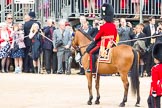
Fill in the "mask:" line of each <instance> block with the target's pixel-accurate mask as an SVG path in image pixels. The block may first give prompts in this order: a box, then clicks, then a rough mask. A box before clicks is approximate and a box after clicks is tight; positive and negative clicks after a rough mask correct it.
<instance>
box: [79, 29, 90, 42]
mask: <svg viewBox="0 0 162 108" xmlns="http://www.w3.org/2000/svg"><path fill="white" fill-rule="evenodd" d="M78 31H80V32H81V33H82V34H83V35H84V36H85V37H86V38H88V39H89V40H90V41H93V38H92V37H91V36H90V35H89V34H87V33H86V32H84V31H83V30H82V29H78Z"/></svg>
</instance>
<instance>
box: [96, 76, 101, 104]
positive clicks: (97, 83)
mask: <svg viewBox="0 0 162 108" xmlns="http://www.w3.org/2000/svg"><path fill="white" fill-rule="evenodd" d="M99 87H100V75H97V79H96V92H97V98H96V101H95V104H100V92H99Z"/></svg>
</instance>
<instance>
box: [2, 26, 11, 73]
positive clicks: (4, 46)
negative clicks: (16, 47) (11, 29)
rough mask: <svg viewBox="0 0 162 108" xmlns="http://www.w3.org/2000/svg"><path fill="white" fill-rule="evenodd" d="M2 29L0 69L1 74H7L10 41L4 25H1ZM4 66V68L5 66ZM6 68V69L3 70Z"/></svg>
mask: <svg viewBox="0 0 162 108" xmlns="http://www.w3.org/2000/svg"><path fill="white" fill-rule="evenodd" d="M1 26H2V29H1V34H0V37H1V38H0V43H1V45H0V46H1V47H0V48H1V49H0V58H2V61H1V67H2V72H3V73H4V72H8V67H9V63H10V59H9V52H10V41H11V40H12V39H11V37H10V35H9V33H8V30H7V25H6V23H2V25H1ZM5 65H6V66H5ZM4 67H6V69H4Z"/></svg>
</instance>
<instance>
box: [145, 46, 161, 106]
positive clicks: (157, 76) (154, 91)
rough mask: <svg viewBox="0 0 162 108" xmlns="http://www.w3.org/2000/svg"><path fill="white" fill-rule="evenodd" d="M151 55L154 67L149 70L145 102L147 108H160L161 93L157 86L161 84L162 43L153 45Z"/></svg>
mask: <svg viewBox="0 0 162 108" xmlns="http://www.w3.org/2000/svg"><path fill="white" fill-rule="evenodd" d="M152 55H153V57H154V62H155V63H156V65H155V66H153V67H152V69H151V76H152V82H151V88H150V95H149V98H148V100H147V102H148V108H160V106H161V105H160V102H161V101H160V98H161V96H162V91H161V90H159V89H158V86H157V85H158V83H159V82H161V83H162V43H156V44H155V46H154V47H153V52H152Z"/></svg>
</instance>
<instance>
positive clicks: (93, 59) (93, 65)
mask: <svg viewBox="0 0 162 108" xmlns="http://www.w3.org/2000/svg"><path fill="white" fill-rule="evenodd" d="M92 73H96V56H95V55H94V54H93V55H92Z"/></svg>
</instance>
